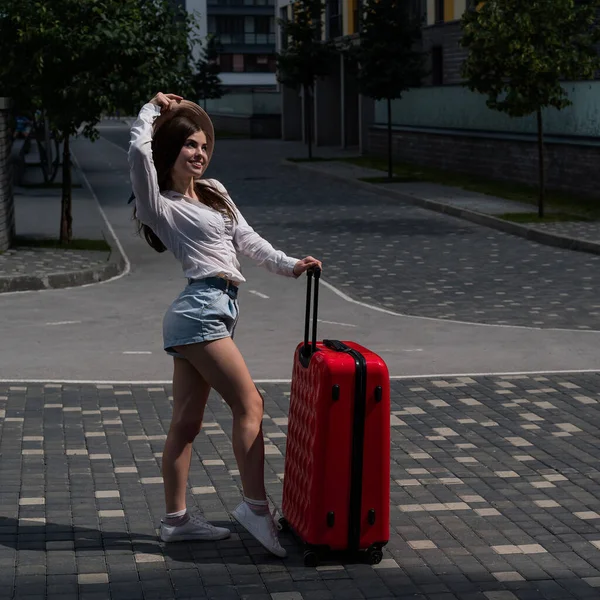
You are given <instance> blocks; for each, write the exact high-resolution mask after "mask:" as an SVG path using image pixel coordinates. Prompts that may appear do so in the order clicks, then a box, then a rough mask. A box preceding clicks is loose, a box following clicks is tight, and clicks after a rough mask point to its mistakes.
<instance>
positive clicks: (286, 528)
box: [278, 517, 290, 532]
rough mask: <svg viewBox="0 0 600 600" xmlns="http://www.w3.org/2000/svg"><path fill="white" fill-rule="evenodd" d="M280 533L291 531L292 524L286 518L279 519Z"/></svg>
mask: <svg viewBox="0 0 600 600" xmlns="http://www.w3.org/2000/svg"><path fill="white" fill-rule="evenodd" d="M278 529H279V531H283V532H285V531H289V530H290V524H289V523H288V522H287V519H286V518H285V517H281V519H279V527H278Z"/></svg>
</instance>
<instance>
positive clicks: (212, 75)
mask: <svg viewBox="0 0 600 600" xmlns="http://www.w3.org/2000/svg"><path fill="white" fill-rule="evenodd" d="M220 72H221V69H220V67H219V42H218V40H217V38H216V37H215V36H214V35H209V36H208V37H207V38H206V42H205V46H204V48H203V49H202V53H201V55H200V57H199V58H198V60H197V61H196V72H195V73H194V74H193V75H192V88H193V90H194V97H195V98H197V99H200V98H202V99H204V108H206V100H210V99H215V100H216V99H218V98H222V97H223V96H224V95H225V90H224V89H223V86H222V84H221V79H220V78H219V73H220Z"/></svg>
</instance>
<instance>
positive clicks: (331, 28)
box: [327, 0, 343, 39]
mask: <svg viewBox="0 0 600 600" xmlns="http://www.w3.org/2000/svg"><path fill="white" fill-rule="evenodd" d="M327 33H328V37H329V39H334V38H337V37H340V36H342V35H343V32H342V5H341V0H327Z"/></svg>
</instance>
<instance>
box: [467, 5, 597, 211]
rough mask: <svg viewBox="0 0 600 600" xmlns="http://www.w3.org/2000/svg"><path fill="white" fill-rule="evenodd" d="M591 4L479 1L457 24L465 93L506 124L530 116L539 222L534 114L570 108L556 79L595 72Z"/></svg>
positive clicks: (541, 166) (594, 7) (541, 197)
mask: <svg viewBox="0 0 600 600" xmlns="http://www.w3.org/2000/svg"><path fill="white" fill-rule="evenodd" d="M599 7H600V1H599V0H588V1H586V2H583V3H582V2H576V1H575V0H528V1H527V2H523V1H522V0H487V1H486V2H485V3H484V4H481V5H479V6H478V7H477V9H475V10H470V11H467V12H466V13H465V15H464V16H463V19H462V28H463V36H462V39H461V45H462V46H464V47H466V48H468V49H469V54H468V57H467V59H466V60H465V62H464V64H463V68H462V74H463V77H464V78H465V80H466V86H467V87H468V88H469V89H471V90H472V91H477V92H480V93H482V94H486V95H487V96H488V98H487V105H488V107H489V108H491V109H493V110H498V111H502V112H505V113H507V114H508V115H510V116H511V117H523V116H526V115H530V114H532V113H536V116H537V128H538V153H539V161H538V164H539V203H538V214H539V217H540V218H542V217H543V216H544V178H545V177H544V144H543V120H542V110H543V109H544V108H547V107H554V108H556V109H558V110H562V109H563V108H565V107H567V106H569V105H570V104H571V101H570V100H569V98H568V96H567V92H566V90H565V88H564V87H563V86H562V85H561V81H563V80H574V79H575V80H576V79H590V78H591V77H593V75H594V73H595V71H596V70H597V69H598V67H599V61H598V53H597V49H596V48H595V47H594V44H596V43H597V42H598V41H599V40H600V30H599V29H598V27H597V23H596V19H597V11H598V8H599Z"/></svg>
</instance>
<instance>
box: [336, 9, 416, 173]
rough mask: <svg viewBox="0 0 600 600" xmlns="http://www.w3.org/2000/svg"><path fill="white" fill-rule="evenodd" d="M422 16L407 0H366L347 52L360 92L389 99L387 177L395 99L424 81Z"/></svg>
mask: <svg viewBox="0 0 600 600" xmlns="http://www.w3.org/2000/svg"><path fill="white" fill-rule="evenodd" d="M421 26H422V17H421V15H419V14H417V13H416V11H414V10H412V7H411V6H410V3H408V2H406V1H405V0H367V1H366V2H365V5H364V12H363V13H362V15H361V28H360V42H359V44H358V45H356V46H348V47H347V48H346V53H347V55H348V57H349V58H350V60H355V61H356V63H357V66H358V85H359V89H360V91H361V93H363V94H364V95H365V96H368V97H369V98H373V99H374V100H386V102H387V138H388V177H389V178H390V179H391V178H392V177H393V167H392V165H393V156H392V154H393V153H392V100H395V99H398V98H402V94H404V92H406V91H407V90H409V89H410V88H413V87H418V86H419V85H421V80H422V78H423V77H424V76H425V74H426V71H425V64H424V54H423V52H421V51H420V49H419V43H420V41H421Z"/></svg>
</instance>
